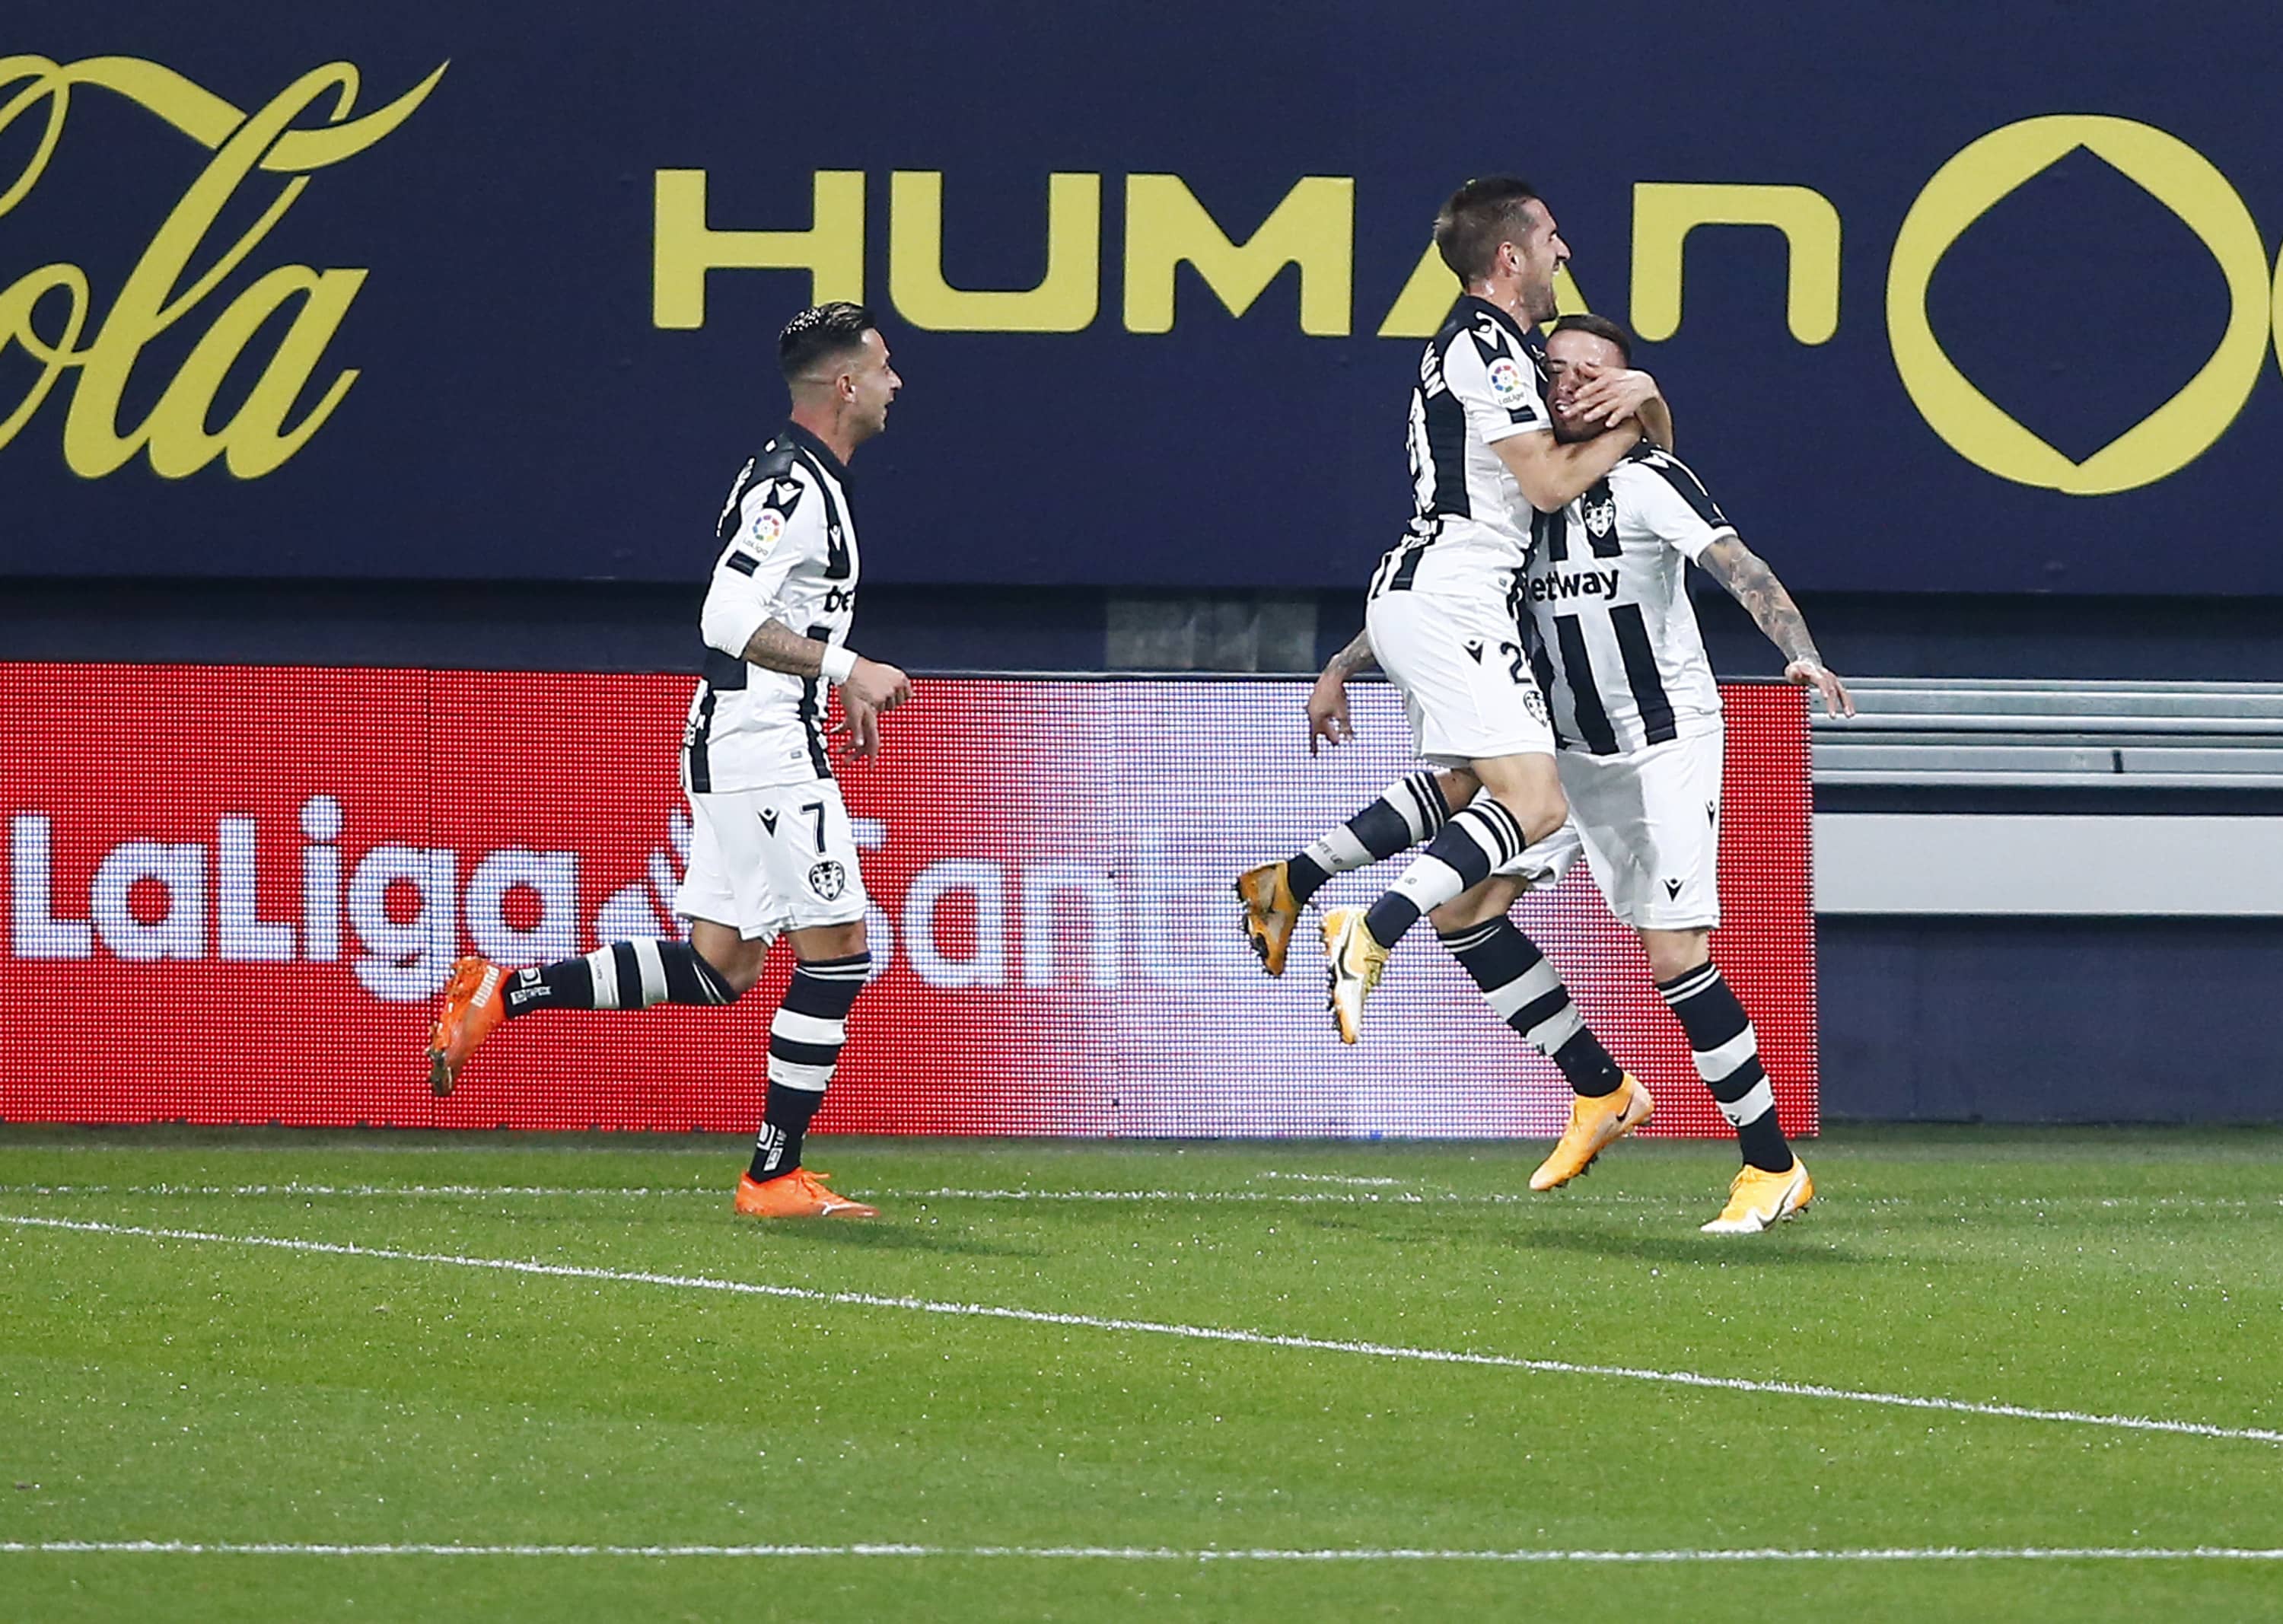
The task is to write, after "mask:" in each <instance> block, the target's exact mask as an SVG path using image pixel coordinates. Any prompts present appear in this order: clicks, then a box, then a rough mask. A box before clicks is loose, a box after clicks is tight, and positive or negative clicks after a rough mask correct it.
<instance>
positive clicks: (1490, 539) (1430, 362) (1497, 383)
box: [1372, 293, 1553, 600]
mask: <svg viewBox="0 0 2283 1624" xmlns="http://www.w3.org/2000/svg"><path fill="white" fill-rule="evenodd" d="M1552 426H1553V419H1552V418H1551V417H1550V416H1549V415H1548V414H1547V410H1546V363H1545V359H1544V356H1543V353H1542V351H1541V350H1540V348H1539V343H1538V340H1536V339H1535V338H1533V337H1531V335H1530V334H1528V333H1525V332H1523V328H1522V324H1520V323H1519V322H1517V321H1516V320H1515V319H1514V317H1513V316H1509V315H1508V314H1507V313H1506V312H1505V311H1504V310H1501V309H1500V308H1498V307H1497V306H1496V305H1494V304H1492V303H1490V302H1489V301H1487V300H1482V299H1477V298H1476V297H1475V296H1474V295H1473V294H1471V293H1469V294H1468V295H1467V296H1466V297H1464V298H1462V299H1461V300H1460V301H1459V302H1458V303H1457V304H1456V305H1454V306H1453V307H1452V309H1451V314H1450V316H1448V317H1447V318H1446V319H1445V321H1444V323H1443V325H1442V326H1441V327H1440V328H1439V329H1438V331H1437V332H1436V334H1435V336H1434V337H1433V338H1432V339H1430V340H1428V344H1427V347H1426V349H1425V350H1424V351H1422V353H1421V355H1420V357H1419V380H1418V382H1416V383H1415V384H1414V385H1413V386H1412V388H1411V426H1410V437H1409V438H1410V450H1411V492H1412V504H1413V511H1412V515H1411V522H1410V524H1409V525H1408V526H1407V527H1406V530H1405V535H1404V538H1403V540H1402V541H1401V542H1400V543H1398V544H1397V545H1396V547H1395V549H1394V550H1392V551H1391V552H1390V553H1389V554H1388V555H1387V557H1386V558H1385V559H1384V560H1383V562H1382V563H1381V565H1380V568H1379V573H1378V574H1376V575H1375V576H1374V577H1373V578H1372V595H1373V596H1374V597H1376V596H1378V595H1379V594H1380V593H1381V592H1383V591H1395V592H1406V591H1414V590H1417V591H1429V592H1452V593H1461V594H1466V595H1469V596H1471V595H1475V594H1478V593H1489V594H1492V595H1494V596H1495V597H1498V598H1500V599H1501V600H1503V599H1504V598H1505V597H1506V596H1507V595H1508V591H1509V589H1511V588H1512V586H1513V584H1514V580H1515V575H1516V572H1517V571H1519V570H1520V569H1521V568H1522V566H1523V563H1524V561H1525V560H1526V559H1527V558H1529V556H1530V519H1531V506H1530V503H1529V501H1528V500H1527V499H1526V498H1525V497H1524V496H1523V494H1522V487H1521V486H1519V485H1517V484H1516V483H1515V479H1514V475H1513V474H1512V473H1510V472H1508V471H1507V466H1506V465H1505V464H1504V463H1502V462H1500V460H1499V456H1498V453H1497V452H1496V451H1494V450H1492V449H1491V448H1492V446H1494V445H1496V444H1497V443H1498V442H1499V441H1501V440H1505V439H1508V438H1510V437H1511V436H1513V435H1516V434H1527V433H1532V432H1534V431H1543V430H1547V429H1550V428H1551V427H1552Z"/></svg>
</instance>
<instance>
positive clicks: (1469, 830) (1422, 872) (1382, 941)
mask: <svg viewBox="0 0 2283 1624" xmlns="http://www.w3.org/2000/svg"><path fill="white" fill-rule="evenodd" d="M1529 844H1530V839H1529V837H1528V836H1527V835H1525V834H1524V833H1523V828H1522V820H1521V819H1520V818H1518V817H1516V816H1515V815H1514V814H1513V813H1511V812H1509V811H1508V810H1507V809H1506V808H1504V807H1502V806H1500V804H1499V803H1498V802H1497V801H1495V800H1492V799H1491V797H1489V796H1488V795H1477V796H1476V797H1475V799H1474V800H1473V802H1472V803H1471V804H1469V806H1468V807H1467V808H1466V809H1465V810H1463V811H1461V812H1459V813H1457V814H1455V815H1453V817H1452V819H1451V821H1450V822H1449V823H1448V824H1445V825H1444V828H1443V832H1442V833H1440V834H1438V835H1437V836H1436V837H1435V838H1434V839H1432V840H1430V841H1429V842H1428V845H1427V849H1426V850H1425V851H1423V852H1422V853H1420V854H1419V855H1418V856H1416V857H1414V858H1413V859H1412V860H1411V866H1410V867H1409V868H1407V869H1406V870H1404V871H1403V875H1402V878H1399V879H1398V880H1397V881H1396V882H1395V884H1394V885H1393V886H1390V887H1389V889H1388V891H1387V894H1385V895H1384V896H1383V897H1381V898H1380V899H1379V901H1377V902H1374V903H1373V904H1372V905H1371V911H1370V912H1369V913H1367V914H1366V915H1365V916H1364V925H1365V926H1366V927H1367V929H1368V930H1369V931H1370V932H1371V934H1372V940H1373V941H1376V942H1378V943H1379V945H1380V946H1382V947H1383V948H1391V947H1393V946H1394V945H1395V944H1396V943H1397V942H1398V941H1401V940H1402V938H1403V933H1405V932H1406V931H1408V930H1409V929H1410V928H1411V927H1412V926H1413V925H1416V924H1418V923H1419V916H1420V915H1421V914H1423V913H1425V912H1427V911H1429V910H1430V909H1436V908H1440V907H1441V906H1442V905H1443V904H1444V903H1445V902H1449V901H1450V900H1451V899H1452V898H1453V897H1454V896H1456V895H1458V894H1460V893H1461V891H1465V890H1468V889H1469V888H1470V887H1472V886H1478V885H1480V884H1482V883H1483V881H1484V880H1485V879H1488V878H1490V874H1491V871H1492V869H1495V868H1497V867H1499V866H1500V864H1502V863H1510V862H1512V861H1513V860H1514V859H1515V858H1516V857H1518V856H1520V855H1522V850H1523V847H1525V846H1527V845H1529Z"/></svg>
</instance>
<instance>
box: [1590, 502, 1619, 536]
mask: <svg viewBox="0 0 2283 1624" xmlns="http://www.w3.org/2000/svg"><path fill="white" fill-rule="evenodd" d="M1616 528H1617V498H1616V497H1615V496H1604V497H1602V498H1601V500H1600V501H1599V502H1591V501H1589V502H1587V503H1586V532H1587V534H1589V535H1609V532H1610V531H1612V530H1614V529H1616Z"/></svg>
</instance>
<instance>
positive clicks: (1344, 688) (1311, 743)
mask: <svg viewBox="0 0 2283 1624" xmlns="http://www.w3.org/2000/svg"><path fill="white" fill-rule="evenodd" d="M1355 736H1356V730H1355V723H1354V722H1352V721H1350V720H1349V719H1348V685H1347V684H1346V683H1344V682H1342V681H1341V680H1340V679H1339V678H1338V677H1336V676H1333V675H1330V674H1329V673H1327V674H1326V675H1322V676H1320V677H1318V678H1317V679H1316V686H1315V689H1314V691H1313V692H1311V693H1310V694H1309V695H1308V753H1309V754H1310V755H1313V754H1315V753H1316V750H1317V746H1320V745H1344V744H1346V743H1347V742H1348V740H1350V739H1352V738H1354V737H1355Z"/></svg>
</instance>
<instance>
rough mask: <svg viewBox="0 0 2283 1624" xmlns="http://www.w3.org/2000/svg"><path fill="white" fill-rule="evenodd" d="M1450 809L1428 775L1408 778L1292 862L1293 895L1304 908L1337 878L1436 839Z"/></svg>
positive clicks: (1393, 786) (1409, 775)
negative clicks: (1335, 876) (1331, 879)
mask: <svg viewBox="0 0 2283 1624" xmlns="http://www.w3.org/2000/svg"><path fill="white" fill-rule="evenodd" d="M1450 821H1451V804H1450V802H1448V801H1447V800H1444V799H1443V786H1442V785H1440V784H1438V782H1436V778H1435V775H1434V774H1433V773H1431V772H1407V773H1406V774H1404V775H1403V777H1400V778H1398V779H1397V780H1396V781H1395V782H1394V783H1392V784H1391V785H1388V786H1387V789H1386V792H1384V793H1383V794H1382V795H1381V796H1380V798H1379V799H1378V800H1375V801H1373V802H1372V803H1371V805H1369V806H1367V807H1366V808H1364V809H1363V810H1362V811H1360V812H1359V813H1357V814H1356V815H1355V816H1353V817H1352V818H1350V819H1348V821H1347V822H1346V823H1344V824H1341V825H1340V826H1339V827H1338V828H1336V829H1335V830H1332V831H1331V832H1329V833H1328V834H1325V835H1324V836H1322V837H1321V839H1316V840H1313V841H1311V842H1309V844H1308V846H1307V847H1306V848H1305V849H1304V850H1303V851H1302V852H1301V853H1300V855H1298V856H1297V857H1295V858H1293V859H1292V862H1291V864H1290V878H1291V884H1292V895H1293V896H1294V898H1295V899H1296V900H1297V901H1299V902H1306V901H1307V900H1308V899H1309V898H1310V897H1312V896H1313V895H1315V894H1316V893H1317V892H1318V891H1320V890H1321V889H1322V888H1323V885H1324V882H1325V881H1326V880H1328V879H1329V878H1331V877H1332V876H1333V875H1335V874H1345V873H1348V872H1349V871H1352V870H1355V869H1360V868H1365V867H1367V866H1368V865H1370V864H1372V863H1381V862H1384V861H1385V860H1386V859H1387V858H1390V857H1392V856H1394V855H1395V854H1396V853H1398V852H1404V851H1409V850H1410V849H1411V848H1412V847H1414V846H1416V845H1418V844H1419V842H1420V841H1422V840H1424V839H1430V838H1432V837H1433V836H1434V835H1436V834H1438V833H1439V832H1441V830H1442V828H1443V825H1444V824H1447V823H1449V822H1450Z"/></svg>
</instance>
